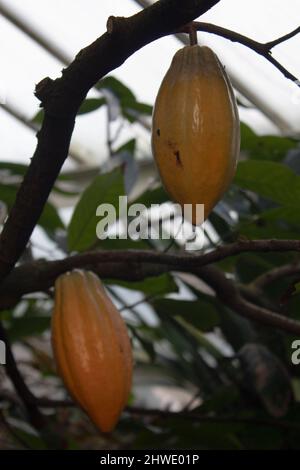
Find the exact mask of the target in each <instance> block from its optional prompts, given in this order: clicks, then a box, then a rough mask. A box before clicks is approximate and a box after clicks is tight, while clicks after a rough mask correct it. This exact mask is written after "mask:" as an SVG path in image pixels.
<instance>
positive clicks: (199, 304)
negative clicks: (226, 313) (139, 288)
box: [153, 299, 219, 331]
mask: <svg viewBox="0 0 300 470" xmlns="http://www.w3.org/2000/svg"><path fill="white" fill-rule="evenodd" d="M153 305H154V308H155V310H156V311H157V312H161V313H164V314H168V315H174V316H175V317H176V316H179V317H182V318H183V319H184V320H185V321H187V322H189V323H191V324H192V325H193V326H195V327H196V328H199V329H200V330H202V331H211V330H212V329H213V328H214V327H215V326H217V325H218V323H219V315H218V312H217V311H216V309H215V308H214V306H213V305H212V304H210V303H209V302H205V301H200V300H195V301H188V300H175V299H157V300H154V301H153Z"/></svg>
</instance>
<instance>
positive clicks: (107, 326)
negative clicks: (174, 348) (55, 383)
mask: <svg viewBox="0 0 300 470" xmlns="http://www.w3.org/2000/svg"><path fill="white" fill-rule="evenodd" d="M52 346H53V351H54V356H55V359H56V363H57V367H58V372H59V373H60V375H61V377H62V379H63V381H64V383H65V385H66V387H67V389H68V390H69V392H70V394H71V395H72V397H73V398H74V399H75V400H76V401H77V402H78V403H79V405H81V407H82V408H83V409H84V410H85V411H86V413H87V414H88V415H89V416H90V418H91V419H92V421H93V422H94V423H95V425H96V426H97V427H98V428H99V429H100V430H101V431H102V432H110V431H112V430H113V428H114V427H115V425H116V423H117V421H118V418H119V416H120V414H121V412H122V410H123V408H124V406H125V405H126V403H127V400H128V395H129V392H130V388H131V377H132V353H131V345H130V340H129V337H128V334H127V329H126V326H125V323H124V322H123V320H122V317H121V316H120V314H119V312H118V310H117V309H116V307H115V306H114V304H113V303H112V301H111V300H110V298H109V297H108V295H107V294H106V292H105V290H104V287H103V286H102V284H101V281H100V280H99V278H98V277H97V276H96V275H95V274H94V273H92V272H88V271H80V270H74V271H72V272H70V273H66V274H63V275H62V276H60V277H59V278H58V279H57V280H56V283H55V308H54V314H53V317H52Z"/></svg>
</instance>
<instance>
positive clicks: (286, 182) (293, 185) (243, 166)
mask: <svg viewBox="0 0 300 470" xmlns="http://www.w3.org/2000/svg"><path fill="white" fill-rule="evenodd" d="M234 183H235V184H236V185H238V186H240V187H241V188H244V189H248V190H250V191H253V192H256V193H258V194H260V195H261V196H263V197H265V198H268V199H271V200H272V201H274V202H277V203H279V204H286V205H293V204H296V203H297V201H299V205H300V176H297V175H296V174H295V173H294V172H293V171H292V170H291V169H290V168H288V167H287V166H285V165H282V164H280V163H273V162H266V161H259V160H247V161H244V162H240V163H239V165H238V169H237V173H236V177H235V179H234Z"/></svg>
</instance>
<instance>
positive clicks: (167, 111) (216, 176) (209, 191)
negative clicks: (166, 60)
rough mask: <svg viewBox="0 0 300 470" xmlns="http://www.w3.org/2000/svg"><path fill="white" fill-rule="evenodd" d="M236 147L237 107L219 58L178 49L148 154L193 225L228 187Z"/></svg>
mask: <svg viewBox="0 0 300 470" xmlns="http://www.w3.org/2000/svg"><path fill="white" fill-rule="evenodd" d="M239 146H240V126H239V117H238V109H237V105H236V101H235V97H234V93H233V90H232V86H231V84H230V81H229V78H228V77H227V74H226V72H225V70H224V68H223V66H222V65H221V63H220V61H219V59H218V57H217V56H216V54H215V53H214V52H213V51H212V50H211V49H210V48H208V47H205V46H203V47H200V46H198V45H195V46H187V47H184V48H182V49H180V50H179V51H178V52H177V53H176V54H175V56H174V58H173V61H172V63H171V66H170V68H169V70H168V71H167V73H166V75H165V77H164V79H163V81H162V84H161V86H160V89H159V92H158V95H157V98H156V102H155V106H154V112H153V126H152V150H153V155H154V158H155V160H156V163H157V166H158V170H159V173H160V176H161V179H162V182H163V184H164V186H165V188H166V190H167V192H168V193H169V195H170V196H171V198H172V199H173V200H175V201H176V202H178V203H179V204H180V205H181V206H184V204H191V205H192V206H191V207H192V211H193V216H192V217H191V220H192V222H193V223H194V224H198V223H199V221H198V220H196V204H204V218H207V216H208V215H209V213H210V211H211V210H212V209H213V207H214V206H215V204H216V203H217V202H218V201H219V200H220V199H221V197H222V195H223V194H224V192H225V191H226V189H227V188H228V186H229V184H230V182H231V181H232V178H233V176H234V173H235V169H236V164H237V159H238V155H239ZM201 222H202V220H201V221H200V223H201Z"/></svg>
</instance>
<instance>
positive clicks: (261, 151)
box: [241, 123, 297, 162]
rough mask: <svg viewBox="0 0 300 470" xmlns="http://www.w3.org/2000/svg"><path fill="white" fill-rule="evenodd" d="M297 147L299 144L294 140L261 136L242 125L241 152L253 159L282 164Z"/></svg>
mask: <svg viewBox="0 0 300 470" xmlns="http://www.w3.org/2000/svg"><path fill="white" fill-rule="evenodd" d="M296 146H297V142H296V141H295V140H293V139H289V138H287V137H279V136H273V135H263V136H259V135H256V134H255V133H254V132H253V131H252V130H251V129H250V127H248V126H247V125H246V124H244V123H241V150H243V151H246V152H247V154H248V157H250V158H251V159H252V158H253V159H255V160H270V161H277V162H280V161H282V160H283V158H284V157H285V156H286V154H287V153H288V151H289V150H291V149H293V148H295V147H296Z"/></svg>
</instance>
